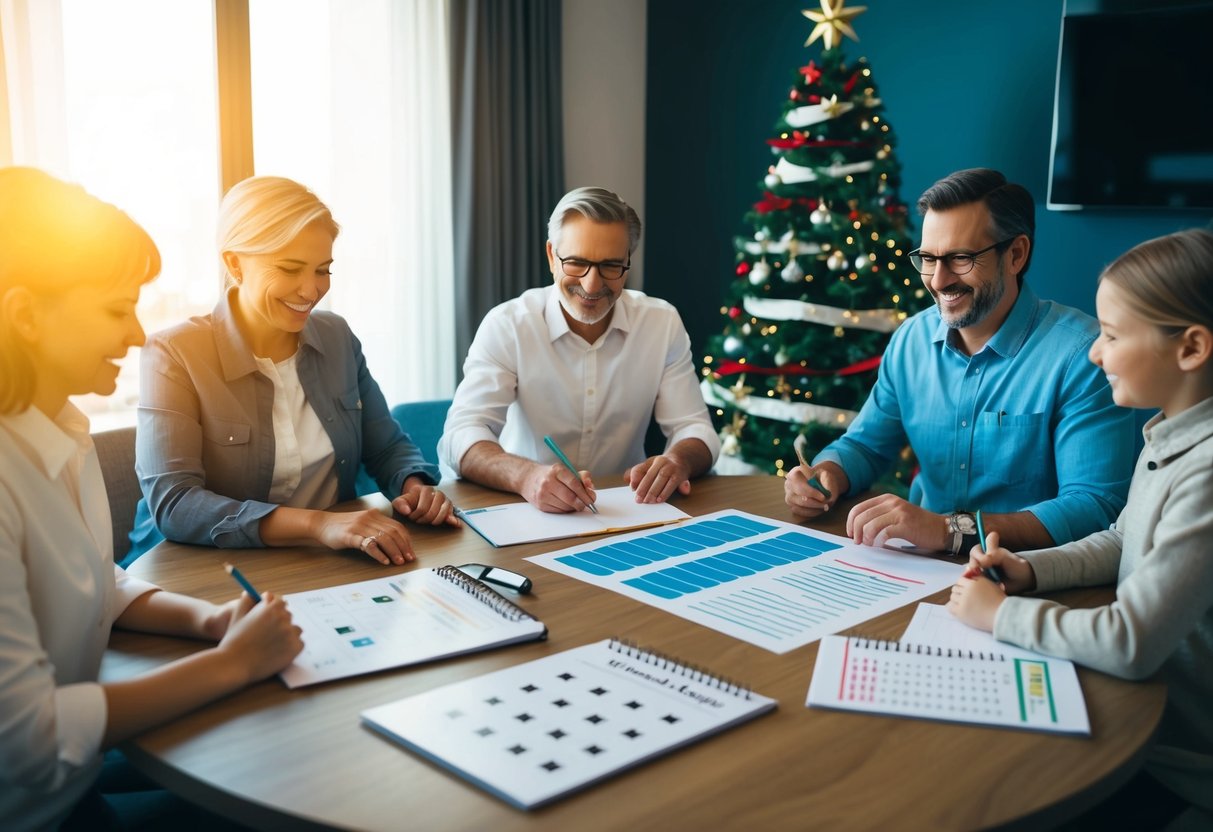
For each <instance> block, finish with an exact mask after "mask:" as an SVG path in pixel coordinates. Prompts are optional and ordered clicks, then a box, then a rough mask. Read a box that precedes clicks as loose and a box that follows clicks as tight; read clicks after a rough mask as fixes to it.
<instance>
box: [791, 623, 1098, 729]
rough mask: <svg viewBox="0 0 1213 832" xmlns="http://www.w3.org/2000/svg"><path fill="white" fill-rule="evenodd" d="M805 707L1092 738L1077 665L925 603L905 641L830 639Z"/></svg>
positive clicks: (826, 640)
mask: <svg viewBox="0 0 1213 832" xmlns="http://www.w3.org/2000/svg"><path fill="white" fill-rule="evenodd" d="M805 704H806V705H807V706H809V707H818V708H832V709H836V710H846V711H859V712H863V713H872V714H883V715H887V716H902V717H915V718H920V719H934V720H939V721H942V722H962V723H973V724H978V725H993V726H998V727H1004V728H1022V729H1026V730H1032V731H1049V732H1054V733H1059V734H1078V735H1081V736H1090V734H1091V726H1090V721H1089V720H1088V718H1087V708H1086V703H1085V702H1084V701H1083V696H1082V688H1081V687H1080V686H1079V683H1078V674H1077V672H1076V670H1075V668H1074V663H1073V662H1070V661H1067V660H1066V659H1057V658H1053V657H1051V656H1045V655H1041V654H1039V653H1034V652H1032V651H1030V650H1023V649H1021V648H1018V647H1014V646H1012V645H1009V644H1004V643H1002V642H999V641H996V640H995V639H994V638H993V637H992V636H990V635H989V634H988V633H985V632H982V631H980V630H976V629H973V628H972V627H969V626H967V625H965V624H963V623H962V622H960V621H958V620H956V618H955V617H954V616H952V614H951V613H949V612H948V610H947V608H946V607H942V606H939V605H937V604H919V605H918V609H917V610H915V612H914V618H913V620H912V621H911V622H910V626H909V627H907V628H906V632H905V635H903V636H902V638H901V641H896V642H893V641H880V640H876V639H867V638H862V637H851V638H843V637H842V636H829V637H827V638H824V639H822V641H821V647H820V648H819V649H818V652H817V662H816V664H815V665H814V667H813V678H812V681H811V682H810V683H809V693H808V697H807V699H806V702H805Z"/></svg>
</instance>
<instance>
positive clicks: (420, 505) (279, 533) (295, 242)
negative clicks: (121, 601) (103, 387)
mask: <svg viewBox="0 0 1213 832" xmlns="http://www.w3.org/2000/svg"><path fill="white" fill-rule="evenodd" d="M339 230H340V227H339V226H338V225H337V223H336V222H335V221H334V220H333V216H332V214H331V213H330V212H329V209H328V207H327V206H326V205H325V204H324V203H323V202H321V201H320V199H318V198H317V197H316V195H315V194H314V193H312V192H311V191H310V190H308V189H307V188H305V187H304V186H303V185H300V184H299V183H298V182H294V181H292V180H290V179H285V178H282V177H252V178H249V179H246V180H244V181H243V182H240V183H237V184H236V185H235V186H234V187H233V188H232V189H231V190H230V191H228V193H227V195H226V196H225V197H224V198H223V203H222V205H221V206H220V211H219V234H220V237H219V254H220V258H221V260H222V262H223V266H224V269H225V272H226V278H227V284H228V285H227V288H226V289H225V290H224V292H223V294H222V296H221V297H220V299H219V302H218V303H217V304H216V305H215V308H214V310H213V311H212V312H211V314H209V315H205V316H200V317H195V318H191V319H190V320H189V321H186V322H185V323H181V324H178V325H177V326H174V327H171V328H169V329H167V330H164V331H161V332H158V333H155V334H154V335H152V336H151V338H149V340H148V344H147V347H146V348H145V349H144V351H143V355H142V371H141V374H140V377H141V390H140V396H139V431H138V434H137V440H136V454H135V469H136V471H137V472H138V474H139V478H140V483H141V485H142V487H143V494H144V501H143V502H141V503H140V506H139V510H138V515H137V517H136V529H135V531H134V532H133V533H132V541H133V542H134V544H135V545H134V546H133V547H132V551H133V552H134V553H135V556H137V554H138V553H139V552H141V551H145V550H146V548H147V547H148V546H149V545H150V544H153V543H155V542H157V541H158V540H159V539H161V536H163V537H167V538H169V539H171V540H176V541H181V542H185V543H196V544H203V545H211V546H220V547H250V546H283V545H315V546H325V547H328V548H330V549H361V550H362V551H363V552H364V553H365V554H366V555H367V556H369V557H371V558H374V559H375V560H377V561H379V562H380V563H383V564H387V563H394V564H397V565H399V564H403V563H405V562H406V561H411V560H413V559H414V554H413V549H412V543H411V541H410V538H409V534H408V532H407V531H406V529H405V527H404V525H403V524H402V523H400V522H398V521H397V520H396V519H394V518H392V517H388V516H385V515H384V514H382V513H381V512H379V511H377V510H366V511H361V512H348V513H329V512H326V511H323V509H326V508H328V507H329V506H331V505H333V504H334V503H337V502H341V501H345V500H350V499H353V498H354V497H355V496H356V491H355V487H356V486H355V481H356V478H357V475H358V471H359V466H360V465H362V466H365V467H366V469H367V471H368V472H369V473H370V474H371V475H372V476H373V477H374V478H375V480H376V481H377V483H378V485H379V488H380V490H381V491H382V493H383V494H384V495H385V496H386V497H387V498H388V499H389V500H392V507H393V508H394V509H395V510H396V512H398V513H399V514H400V515H403V516H404V517H407V518H408V519H409V520H411V521H412V522H415V523H424V524H433V525H437V524H449V525H452V526H459V525H460V522H459V520H458V519H456V518H455V516H454V514H453V508H452V506H451V503H450V500H449V499H447V497H446V496H445V495H444V494H443V493H442V492H441V491H438V490H437V489H435V488H434V485H435V484H436V483H437V482H438V479H439V474H438V469H437V468H436V467H435V466H433V465H431V464H429V463H427V462H426V461H425V459H424V457H423V456H422V454H421V452H420V451H419V450H418V449H417V447H416V445H414V444H413V442H412V441H411V440H410V439H409V438H408V436H407V435H406V434H404V433H403V432H401V430H400V427H399V425H398V424H397V423H396V421H395V419H393V418H392V416H391V414H390V412H389V410H388V406H387V402H386V401H385V399H384V396H383V393H382V392H381V391H380V389H379V385H378V384H377V383H376V382H375V379H374V378H372V377H371V374H370V372H369V371H368V370H367V365H366V359H365V358H364V356H363V352H362V344H361V342H360V341H359V340H358V339H357V338H356V337H355V336H354V334H353V332H351V331H350V327H349V325H348V324H347V323H346V322H345V320H344V319H343V318H341V317H340V316H338V315H336V314H334V313H332V312H326V311H321V310H316V309H315V306H316V304H317V303H318V302H319V301H320V300H321V298H323V297H324V295H325V294H326V293H327V292H328V290H329V283H330V279H331V273H330V267H331V265H332V263H333V241H334V240H335V238H336V237H337V234H338V232H339Z"/></svg>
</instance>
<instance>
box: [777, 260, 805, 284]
mask: <svg viewBox="0 0 1213 832" xmlns="http://www.w3.org/2000/svg"><path fill="white" fill-rule="evenodd" d="M779 276H780V277H782V278H783V280H784V282H785V283H799V282H800V281H802V280H804V269H802V268H800V263H799V262H798V261H797V260H796V258H795V257H793V258H791V259H790V260H789V261H788V264H787V265H786V266H784V267H783V271H781V272H780V273H779Z"/></svg>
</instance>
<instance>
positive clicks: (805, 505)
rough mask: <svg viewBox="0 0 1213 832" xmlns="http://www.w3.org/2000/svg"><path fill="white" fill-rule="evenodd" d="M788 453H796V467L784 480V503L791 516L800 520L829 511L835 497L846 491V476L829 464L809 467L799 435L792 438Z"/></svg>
mask: <svg viewBox="0 0 1213 832" xmlns="http://www.w3.org/2000/svg"><path fill="white" fill-rule="evenodd" d="M792 449H793V450H795V451H796V458H797V460H799V462H800V465H798V466H796V467H795V468H793V469H792V470H791V471H789V472H788V474H787V477H786V478H785V479H784V502H785V503H787V505H788V508H790V509H791V510H792V514H794V515H795V516H796V517H799V518H801V519H805V518H809V517H816V516H817V515H819V514H821V513H822V512H826V511H829V510H830V508H831V507H832V506H833V505H834V503H836V502H837V501H838V496H839V495H840V494H844V493H846V491H847V489H848V488H850V481H849V480H848V479H847V475H846V474H845V473H844V472H843V470H842V468H840V467H839V466H838V465H836V464H835V463H833V462H823V463H821V464H820V465H817V466H813V465H810V464H809V461H808V459H807V458H806V454H805V438H804V435H803V434H801V435H800V436H797V437H796V441H795V442H794V443H793V444H792Z"/></svg>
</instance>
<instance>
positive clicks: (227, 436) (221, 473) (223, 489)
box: [202, 416, 256, 497]
mask: <svg viewBox="0 0 1213 832" xmlns="http://www.w3.org/2000/svg"><path fill="white" fill-rule="evenodd" d="M251 437H252V426H251V425H249V424H248V423H247V422H240V421H236V420H233V419H216V418H214V417H206V416H203V417H202V476H203V481H204V482H205V483H206V487H207V488H208V489H210V490H211V491H215V492H216V493H219V494H224V495H227V496H229V497H234V496H236V495H240V494H244V493H245V492H246V491H247V489H248V488H249V484H250V483H251V482H252V481H253V476H254V472H255V470H256V469H255V466H256V460H254V459H253V454H252V453H251V452H250V442H251Z"/></svg>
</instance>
